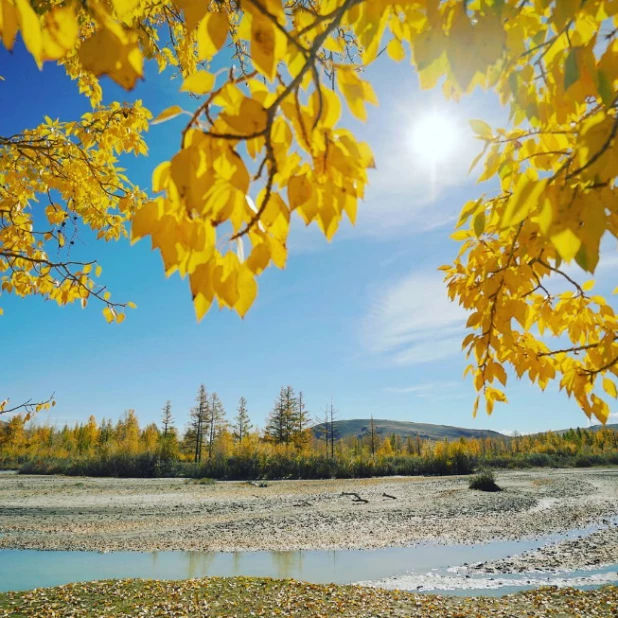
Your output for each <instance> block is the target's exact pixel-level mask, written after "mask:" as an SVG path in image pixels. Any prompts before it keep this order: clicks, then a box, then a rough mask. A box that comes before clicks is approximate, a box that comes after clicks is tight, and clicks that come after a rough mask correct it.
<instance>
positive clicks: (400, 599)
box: [0, 577, 618, 618]
mask: <svg viewBox="0 0 618 618" xmlns="http://www.w3.org/2000/svg"><path fill="white" fill-rule="evenodd" d="M617 611H618V588H616V587H613V586H608V587H605V588H601V589H599V590H594V591H581V590H573V589H566V590H557V589H556V588H545V589H541V590H536V591H530V592H523V593H519V594H516V595H510V596H507V597H502V598H487V597H479V598H456V597H440V596H434V595H426V596H424V595H419V594H412V593H406V592H399V591H396V590H395V591H388V590H374V589H371V588H360V587H356V586H335V585H331V584H329V585H316V584H306V583H302V582H296V581H293V580H272V579H253V578H245V577H235V578H216V577H214V578H208V579H193V580H186V581H150V580H117V581H102V582H92V583H84V584H69V585H67V586H61V587H58V588H47V589H38V590H33V591H31V592H10V593H6V594H0V618H5V617H9V616H10V617H11V618H51V617H52V616H54V617H55V618H64V617H67V618H68V617H69V616H71V617H73V618H82V617H89V618H90V617H95V616H96V617H97V618H108V617H109V618H111V617H112V616H113V617H114V618H128V617H129V616H131V617H133V616H139V617H140V618H154V617H156V616H165V617H166V618H180V617H181V616H192V617H195V618H206V617H208V618H214V617H224V616H226V617H230V618H231V617H233V616H234V617H241V616H242V617H244V616H285V617H288V618H289V617H294V618H315V617H316V616H328V617H329V618H331V617H348V618H352V617H357V618H360V617H363V618H368V617H369V616H372V617H374V618H387V617H388V618H403V617H404V616H405V617H409V618H430V617H431V618H446V617H447V616H448V617H449V618H453V617H457V618H477V617H478V616H483V618H498V617H504V616H526V617H527V618H541V617H543V618H545V617H546V616H552V617H553V618H567V617H573V616H595V617H596V618H610V617H611V618H615V616H616V612H617Z"/></svg>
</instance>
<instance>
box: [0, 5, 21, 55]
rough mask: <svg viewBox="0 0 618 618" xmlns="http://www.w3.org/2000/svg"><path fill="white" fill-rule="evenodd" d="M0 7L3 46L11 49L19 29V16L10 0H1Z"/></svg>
mask: <svg viewBox="0 0 618 618" xmlns="http://www.w3.org/2000/svg"><path fill="white" fill-rule="evenodd" d="M1 2H2V4H0V8H2V21H1V32H2V42H3V43H4V46H5V47H6V48H7V49H8V50H9V51H11V50H12V49H13V45H14V44H15V37H16V36H17V32H18V30H19V16H18V14H17V9H16V8H15V5H14V4H13V3H12V2H11V1H10V0H1Z"/></svg>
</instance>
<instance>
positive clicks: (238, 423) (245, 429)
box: [234, 397, 252, 442]
mask: <svg viewBox="0 0 618 618" xmlns="http://www.w3.org/2000/svg"><path fill="white" fill-rule="evenodd" d="M251 427H252V425H251V421H250V419H249V413H248V412H247V400H246V399H245V398H244V397H241V398H240V400H239V402H238V408H237V414H236V419H235V423H234V438H235V439H236V440H237V441H238V442H241V441H242V439H243V438H246V437H247V435H248V434H249V432H250V431H251Z"/></svg>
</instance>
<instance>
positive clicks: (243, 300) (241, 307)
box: [234, 268, 258, 318]
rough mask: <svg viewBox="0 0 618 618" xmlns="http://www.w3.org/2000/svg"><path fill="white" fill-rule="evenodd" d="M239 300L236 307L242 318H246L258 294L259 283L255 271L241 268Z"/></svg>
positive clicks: (239, 273)
mask: <svg viewBox="0 0 618 618" xmlns="http://www.w3.org/2000/svg"><path fill="white" fill-rule="evenodd" d="M237 285H238V300H237V301H236V303H235V305H234V309H236V311H237V312H238V315H239V316H240V317H241V318H244V317H245V315H246V313H247V311H249V309H250V307H251V305H252V304H253V301H254V300H255V298H256V296H257V289H258V286H257V283H256V281H255V278H254V275H253V273H252V272H251V271H250V270H249V269H247V268H241V269H240V270H239V272H238V284H237Z"/></svg>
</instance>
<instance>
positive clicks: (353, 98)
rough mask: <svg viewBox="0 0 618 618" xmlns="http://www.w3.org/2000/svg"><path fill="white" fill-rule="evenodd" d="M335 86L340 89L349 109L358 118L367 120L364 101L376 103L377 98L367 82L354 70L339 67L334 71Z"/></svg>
mask: <svg viewBox="0 0 618 618" xmlns="http://www.w3.org/2000/svg"><path fill="white" fill-rule="evenodd" d="M336 76H337V86H338V87H339V89H340V90H341V93H342V94H343V96H344V98H345V100H346V101H347V103H348V106H349V107H350V111H351V112H352V114H354V116H356V117H357V118H358V119H359V120H363V121H365V120H367V110H366V109H365V103H371V104H372V105H377V104H378V99H377V98H376V95H375V93H374V91H373V88H372V87H371V84H369V82H366V81H364V80H362V79H361V78H360V77H359V76H358V75H357V74H356V72H355V71H353V70H351V69H343V68H342V69H340V70H338V71H337V73H336Z"/></svg>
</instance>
